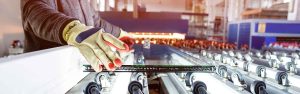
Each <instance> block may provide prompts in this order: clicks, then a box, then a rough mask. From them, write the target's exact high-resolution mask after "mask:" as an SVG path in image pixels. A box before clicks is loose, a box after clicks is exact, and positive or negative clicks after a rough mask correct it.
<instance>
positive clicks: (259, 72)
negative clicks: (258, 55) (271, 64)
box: [256, 65, 266, 77]
mask: <svg viewBox="0 0 300 94" xmlns="http://www.w3.org/2000/svg"><path fill="white" fill-rule="evenodd" d="M265 70H266V67H265V66H260V65H259V66H257V67H256V74H257V76H258V77H262V76H264V75H262V71H264V72H266V71H265Z"/></svg>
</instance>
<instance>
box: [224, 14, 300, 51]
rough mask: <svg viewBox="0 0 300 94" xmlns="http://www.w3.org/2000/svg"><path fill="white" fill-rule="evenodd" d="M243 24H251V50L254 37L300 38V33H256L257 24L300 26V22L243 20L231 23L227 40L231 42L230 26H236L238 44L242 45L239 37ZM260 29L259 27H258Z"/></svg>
mask: <svg viewBox="0 0 300 94" xmlns="http://www.w3.org/2000/svg"><path fill="white" fill-rule="evenodd" d="M242 23H248V24H250V34H249V43H248V45H249V47H250V49H251V48H252V47H253V41H252V38H253V37H254V36H261V37H268V36H272V37H300V32H299V33H282V32H289V31H282V32H278V33H270V32H265V33H259V32H256V24H259V23H276V24H300V21H287V20H268V19H249V20H241V21H234V22H229V24H228V28H227V31H228V32H227V36H228V37H227V38H228V39H227V40H229V36H230V35H229V34H230V25H233V24H236V25H237V35H236V37H235V38H236V42H237V43H238V45H239V43H240V39H239V35H240V32H241V31H240V28H241V26H240V25H241V24H242ZM257 28H258V27H257Z"/></svg>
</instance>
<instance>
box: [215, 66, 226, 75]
mask: <svg viewBox="0 0 300 94" xmlns="http://www.w3.org/2000/svg"><path fill="white" fill-rule="evenodd" d="M226 71H227V67H226V66H224V65H219V66H218V69H217V74H218V75H219V76H221V77H225V72H226Z"/></svg>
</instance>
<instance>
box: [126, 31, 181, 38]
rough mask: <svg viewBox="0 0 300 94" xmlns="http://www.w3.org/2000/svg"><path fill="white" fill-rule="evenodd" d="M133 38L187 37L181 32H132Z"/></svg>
mask: <svg viewBox="0 0 300 94" xmlns="http://www.w3.org/2000/svg"><path fill="white" fill-rule="evenodd" d="M131 34H132V35H133V38H158V39H185V34H181V33H150V32H149V33H148V32H142V33H139V32H131Z"/></svg>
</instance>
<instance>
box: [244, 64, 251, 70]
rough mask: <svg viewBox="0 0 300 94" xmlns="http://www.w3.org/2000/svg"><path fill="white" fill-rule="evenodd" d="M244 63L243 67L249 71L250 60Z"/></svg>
mask: <svg viewBox="0 0 300 94" xmlns="http://www.w3.org/2000/svg"><path fill="white" fill-rule="evenodd" d="M244 63H245V64H244V66H243V69H244V71H248V66H249V64H250V62H244Z"/></svg>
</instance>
